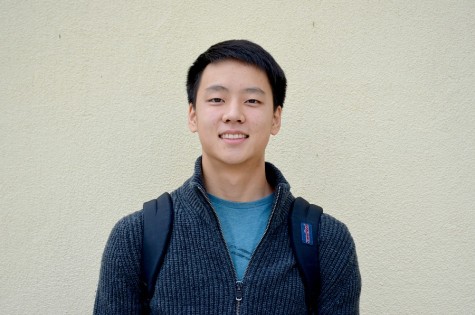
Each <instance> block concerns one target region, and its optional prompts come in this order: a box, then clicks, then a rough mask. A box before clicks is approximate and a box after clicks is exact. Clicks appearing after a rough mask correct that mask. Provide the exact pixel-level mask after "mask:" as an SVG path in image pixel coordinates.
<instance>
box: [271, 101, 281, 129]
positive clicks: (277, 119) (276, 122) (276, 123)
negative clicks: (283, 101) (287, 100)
mask: <svg viewBox="0 0 475 315" xmlns="http://www.w3.org/2000/svg"><path fill="white" fill-rule="evenodd" d="M273 115H274V116H273V117H272V128H271V130H270V133H271V135H273V136H275V135H276V134H277V133H279V130H280V124H281V122H282V106H280V105H279V106H277V108H276V109H275V110H274V114H273Z"/></svg>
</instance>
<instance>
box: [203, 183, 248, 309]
mask: <svg viewBox="0 0 475 315" xmlns="http://www.w3.org/2000/svg"><path fill="white" fill-rule="evenodd" d="M197 187H198V190H199V191H200V192H201V193H202V194H203V196H204V197H205V199H206V201H207V202H208V204H209V206H210V207H211V210H213V215H214V217H215V219H216V221H217V222H218V229H219V234H220V236H221V240H222V241H223V243H224V246H225V247H226V252H227V253H228V258H229V262H230V263H231V268H232V270H233V275H234V282H235V289H236V292H235V295H236V314H237V315H239V312H240V307H241V301H242V295H243V292H242V291H243V288H242V287H243V283H242V281H238V280H237V272H236V268H235V267H234V263H233V259H232V257H231V252H230V251H229V248H228V244H227V243H226V240H225V239H224V235H223V230H222V228H221V222H219V218H218V215H217V214H216V210H214V207H213V204H212V203H211V200H209V197H208V194H206V192H205V191H204V189H203V188H201V186H199V185H198V186H197Z"/></svg>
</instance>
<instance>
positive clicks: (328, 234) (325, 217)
mask: <svg viewBox="0 0 475 315" xmlns="http://www.w3.org/2000/svg"><path fill="white" fill-rule="evenodd" d="M318 239H319V242H320V251H321V255H322V258H323V257H325V256H335V255H337V254H338V255H355V251H356V250H355V243H354V240H353V237H352V236H351V233H350V230H349V229H348V227H347V226H346V225H345V224H344V223H343V222H341V221H340V220H338V219H336V218H334V217H333V216H331V215H329V214H327V213H323V214H322V217H321V219H320V231H319V235H318ZM329 258H330V257H329ZM335 258H336V257H335Z"/></svg>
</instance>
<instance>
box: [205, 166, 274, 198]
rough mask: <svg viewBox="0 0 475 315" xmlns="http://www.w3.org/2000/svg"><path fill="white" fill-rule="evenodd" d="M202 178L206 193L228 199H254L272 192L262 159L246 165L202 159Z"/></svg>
mask: <svg viewBox="0 0 475 315" xmlns="http://www.w3.org/2000/svg"><path fill="white" fill-rule="evenodd" d="M202 169H203V178H204V183H205V186H206V190H207V192H208V193H210V194H212V195H214V196H216V197H218V198H221V199H225V200H229V201H235V202H249V201H255V200H258V199H261V198H264V197H265V196H268V195H270V194H271V193H272V191H273V189H272V187H271V186H270V185H269V183H268V182H267V179H266V172H265V161H264V159H263V160H262V161H260V162H258V163H248V164H246V165H236V166H232V167H230V166H229V165H226V166H225V165H217V163H211V162H210V161H209V160H208V159H205V158H203V160H202Z"/></svg>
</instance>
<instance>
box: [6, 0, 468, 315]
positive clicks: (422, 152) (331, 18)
mask: <svg viewBox="0 0 475 315" xmlns="http://www.w3.org/2000/svg"><path fill="white" fill-rule="evenodd" d="M230 38H247V39H251V40H254V41H256V42H258V43H260V44H261V45H262V46H264V47H265V48H266V49H268V50H269V51H270V52H271V53H272V54H273V55H274V56H275V57H276V59H277V60H278V61H279V62H280V64H281V65H282V67H283V68H284V70H285V71H286V74H287V76H288V80H289V89H288V99H287V102H286V104H285V107H284V118H283V128H282V130H281V133H280V134H279V135H278V136H277V137H275V138H274V139H272V141H271V144H270V146H269V151H268V159H269V160H270V161H272V162H274V163H275V164H277V165H278V166H279V167H280V168H281V169H282V170H283V171H284V173H285V174H286V176H287V178H288V179H289V181H290V182H291V184H292V186H293V190H294V193H295V194H296V195H304V196H305V197H307V198H308V199H310V200H311V201H313V202H316V203H319V204H321V205H322V206H323V207H324V208H325V209H326V211H327V212H329V213H331V214H333V215H334V216H336V217H337V218H339V219H341V220H343V221H344V222H346V223H347V225H348V226H349V227H350V229H351V231H352V233H353V236H354V238H355V240H356V243H357V249H358V254H359V261H360V265H361V272H362V275H363V281H364V287H363V293H362V299H361V312H362V314H475V311H474V309H475V294H474V292H475V232H474V228H473V227H474V226H475V211H473V210H474V209H473V206H474V204H475V165H474V164H475V163H474V162H475V149H474V148H475V107H474V100H475V88H474V87H475V75H474V73H475V44H474V41H475V40H474V38H475V2H474V1H472V0H465V1H464V0H460V1H317V0H315V1H303V0H302V1H286V2H278V1H267V0H262V1H258V2H257V1H235V2H224V1H223V2H213V1H203V2H202V3H200V2H196V1H173V2H172V1H139V2H133V3H132V2H128V1H120V0H119V1H8V0H7V1H1V2H0V45H1V46H0V47H1V48H0V137H1V138H0V139H1V142H0V211H1V212H0V253H1V254H0V313H1V314H88V313H90V312H91V309H92V305H93V300H94V294H95V289H96V284H97V278H98V272H99V264H100V258H101V253H102V250H103V246H104V244H105V241H106V239H107V236H108V233H109V232H110V229H111V228H112V226H113V224H114V223H115V222H116V221H117V220H118V219H119V218H120V217H122V216H124V215H126V214H128V213H130V212H132V211H134V210H138V209H139V208H140V207H141V202H143V201H145V200H148V199H150V198H153V197H155V196H157V195H158V194H160V193H161V192H163V191H164V190H171V189H173V188H175V187H177V186H178V185H179V184H180V183H182V182H183V181H184V180H185V179H186V178H187V177H188V176H189V175H190V174H191V171H192V164H193V162H194V159H195V158H196V157H197V156H198V155H199V152H200V150H199V143H198V140H197V138H196V135H192V134H190V133H189V132H188V130H187V127H186V111H187V104H186V96H185V89H184V80H185V73H186V70H187V67H188V66H189V65H190V64H191V62H192V61H193V59H194V58H195V57H196V56H197V55H198V54H199V53H201V52H202V51H203V50H205V49H206V48H207V47H208V46H209V45H211V44H213V43H215V42H217V41H220V40H224V39H230Z"/></svg>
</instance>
